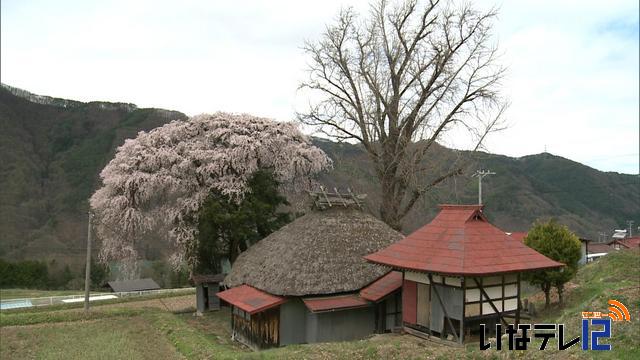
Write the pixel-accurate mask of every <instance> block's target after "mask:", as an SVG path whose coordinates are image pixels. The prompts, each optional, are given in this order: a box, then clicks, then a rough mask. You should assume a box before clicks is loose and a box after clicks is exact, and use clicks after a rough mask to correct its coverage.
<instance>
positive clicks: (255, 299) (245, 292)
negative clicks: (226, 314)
mask: <svg viewBox="0 0 640 360" xmlns="http://www.w3.org/2000/svg"><path fill="white" fill-rule="evenodd" d="M216 295H217V296H218V297H219V298H220V299H222V300H224V301H226V302H228V303H229V304H231V305H234V306H237V307H239V308H240V309H242V310H244V311H246V312H248V313H249V314H251V315H253V314H255V313H258V312H261V311H264V310H267V309H270V308H272V307H274V306H278V305H280V304H282V303H284V302H285V301H287V299H286V298H283V297H281V296H276V295H271V294H269V293H266V292H264V291H261V290H258V289H256V288H254V287H251V286H249V285H240V286H236V287H234V288H231V289H229V290H225V291H222V292H219V293H217V294H216Z"/></svg>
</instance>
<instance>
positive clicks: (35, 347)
mask: <svg viewBox="0 0 640 360" xmlns="http://www.w3.org/2000/svg"><path fill="white" fill-rule="evenodd" d="M639 281H640V252H639V251H633V252H632V251H624V252H623V251H621V252H618V253H615V254H611V255H608V256H607V257H605V258H603V259H601V260H599V261H597V262H595V263H593V264H589V265H588V266H585V267H583V268H582V269H580V271H579V272H578V276H577V278H576V280H575V281H574V283H575V284H576V285H575V286H574V287H572V291H571V292H569V293H568V294H567V298H566V304H565V306H564V307H559V306H557V305H554V306H552V308H551V309H548V310H543V311H541V313H540V314H539V316H538V317H536V318H535V319H533V321H532V322H536V323H541V322H551V323H556V322H560V323H564V324H565V325H566V329H567V332H568V334H567V339H571V338H573V337H575V336H577V335H579V333H580V319H581V312H582V311H602V312H605V313H606V312H608V310H607V307H608V305H607V301H608V300H609V299H617V300H619V301H621V302H622V303H624V304H625V305H627V307H628V308H629V311H630V312H631V319H632V321H631V322H614V323H613V335H612V338H611V339H608V342H610V343H611V344H612V346H613V350H612V351H610V352H594V351H582V350H580V347H579V345H575V346H574V347H572V348H571V349H570V350H567V351H557V350H553V348H557V339H554V340H552V341H551V342H550V344H549V346H548V348H547V350H544V351H538V350H534V349H535V348H536V346H537V345H539V341H533V342H532V344H530V346H529V348H530V350H529V351H527V352H516V351H507V350H503V351H501V352H497V351H495V350H488V351H479V350H478V344H477V342H473V343H469V344H467V345H466V346H465V348H456V347H449V346H444V345H439V344H436V343H433V342H429V341H425V340H421V339H418V338H416V337H413V336H410V335H396V334H384V335H376V336H373V337H371V338H369V339H366V340H361V341H351V342H342V343H328V344H310V345H295V346H286V347H283V348H277V349H271V350H266V351H261V352H252V351H249V350H248V349H247V348H245V347H243V346H241V345H239V344H237V343H234V342H232V341H231V340H230V329H229V311H228V309H223V310H222V311H219V312H212V313H207V314H206V315H205V316H202V317H194V316H193V315H192V314H191V313H177V312H180V311H176V310H175V309H178V310H179V309H180V306H176V305H175V304H174V303H179V302H180V301H184V299H187V298H188V299H190V300H189V301H188V302H187V306H186V307H184V308H186V309H193V305H194V304H193V301H194V298H195V297H194V296H189V297H186V296H182V297H176V298H167V299H160V300H162V304H160V303H159V300H145V301H141V302H131V303H124V304H112V305H105V306H94V308H93V310H92V311H91V313H90V314H88V315H85V314H84V313H83V312H82V311H80V310H78V309H71V310H69V309H62V310H56V311H44V312H43V311H41V309H37V310H32V311H19V312H2V313H0V324H2V325H3V326H2V327H0V332H1V334H0V335H1V336H0V358H2V359H14V358H15V359H18V358H20V359H22V358H52V359H55V358H127V359H151V358H168V359H172V358H189V359H202V358H213V359H300V358H305V359H380V358H381V359H451V358H467V359H519V358H537V359H546V358H553V359H556V358H557V359H560V358H567V357H569V358H578V359H582V358H585V359H589V358H610V359H638V358H640V347H639V345H638V343H639V342H640V322H639V317H640V311H639V309H640V293H639V292H640V288H639V287H638V286H640V284H639ZM180 299H182V300H180ZM537 305H539V306H538V308H541V305H542V304H537ZM172 309H173V310H172ZM27 324H31V325H27ZM7 325H13V326H7ZM15 325H27V326H15ZM86 349H90V350H89V351H88V352H85V351H86Z"/></svg>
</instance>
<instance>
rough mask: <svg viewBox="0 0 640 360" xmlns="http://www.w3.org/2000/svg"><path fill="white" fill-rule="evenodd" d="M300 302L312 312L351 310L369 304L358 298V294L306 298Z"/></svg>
mask: <svg viewBox="0 0 640 360" xmlns="http://www.w3.org/2000/svg"><path fill="white" fill-rule="evenodd" d="M302 301H304V304H305V305H306V306H307V308H308V309H309V310H311V311H312V312H321V311H330V310H341V309H353V308H359V307H365V306H369V302H367V300H365V299H363V298H361V297H360V296H358V294H349V295H338V296H331V297H317V298H306V299H302Z"/></svg>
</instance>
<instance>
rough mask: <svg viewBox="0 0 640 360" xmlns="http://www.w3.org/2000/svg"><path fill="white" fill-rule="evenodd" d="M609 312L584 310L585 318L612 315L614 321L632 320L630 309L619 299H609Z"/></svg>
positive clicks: (583, 315) (583, 316)
mask: <svg viewBox="0 0 640 360" xmlns="http://www.w3.org/2000/svg"><path fill="white" fill-rule="evenodd" d="M609 305H610V306H609V313H608V314H605V313H602V312H600V311H583V312H582V318H583V319H601V318H604V317H610V318H611V320H613V321H631V315H629V310H628V309H627V307H626V306H624V304H623V303H621V302H620V301H618V300H609Z"/></svg>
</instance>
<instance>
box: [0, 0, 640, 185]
mask: <svg viewBox="0 0 640 360" xmlns="http://www.w3.org/2000/svg"><path fill="white" fill-rule="evenodd" d="M492 5H495V6H498V7H499V8H500V16H499V19H498V21H497V23H496V25H495V26H496V28H495V29H496V31H495V33H496V38H497V40H498V41H499V44H500V49H501V51H502V52H503V53H504V57H503V59H502V62H503V64H504V65H506V66H507V67H508V69H509V73H508V78H507V79H506V81H505V83H504V88H503V89H504V92H505V94H507V95H508V97H509V99H510V101H511V107H510V108H509V111H508V113H507V114H506V115H507V120H508V123H509V124H510V127H509V128H508V129H507V130H505V131H502V132H499V133H496V134H493V135H492V136H491V137H490V138H489V139H488V141H487V142H486V148H487V150H488V151H490V152H492V153H498V154H505V155H510V156H522V155H528V154H536V153H540V152H543V151H544V149H545V146H546V148H547V151H548V152H550V153H553V154H556V155H560V156H564V157H567V158H569V159H572V160H575V161H579V162H582V163H585V164H587V165H589V166H592V167H594V168H597V169H600V170H605V171H618V172H624V173H632V174H637V173H638V166H639V165H638V163H639V160H638V159H639V155H638V152H639V150H638V149H639V147H640V145H639V143H638V138H639V135H638V134H639V129H638V123H639V116H640V115H639V106H640V105H639V89H638V88H639V76H640V74H639V66H640V65H639V63H638V53H639V51H640V50H639V41H640V40H639V26H638V12H639V9H638V1H637V0H628V1H603V0H597V1H563V0H553V1H546V0H531V1H522V0H496V1H490V0H489V1H481V2H479V3H478V6H479V7H481V8H488V7H490V6H492ZM346 6H354V7H355V8H356V9H358V10H359V11H361V12H366V11H368V1H356V0H342V1H341V0H330V1H326V0H325V1H158V0H155V1H131V0H130V1H80V0H77V1H68V0H57V1H37V0H34V1H25V0H2V2H1V10H2V11H1V20H2V22H1V26H2V28H1V73H0V74H1V76H0V77H1V80H2V82H4V83H6V84H9V85H12V86H16V87H20V88H23V89H26V90H29V91H31V92H34V93H37V94H42V95H49V96H56V97H62V98H69V99H76V100H82V101H92V100H104V101H122V102H131V103H135V104H137V105H138V106H140V107H160V108H166V109H172V110H178V111H182V112H184V113H186V114H188V115H195V114H198V113H203V112H214V111H230V112H247V113H252V114H255V115H260V116H265V117H271V118H276V119H278V120H291V119H293V117H294V112H295V110H296V109H298V110H303V106H302V105H303V104H305V101H304V100H305V99H301V95H300V94H298V93H297V91H296V89H297V86H298V84H299V82H300V80H301V79H304V78H305V77H306V73H305V71H304V70H305V67H306V61H307V58H306V57H305V55H304V54H303V52H302V50H301V49H300V47H301V46H302V44H303V41H304V40H305V39H317V38H319V37H320V34H321V33H322V31H323V29H324V26H325V24H326V23H328V22H331V21H332V20H333V19H334V18H335V16H336V14H337V12H338V11H339V9H340V8H341V7H346ZM451 143H452V144H457V142H456V141H453V140H452V141H451Z"/></svg>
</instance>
